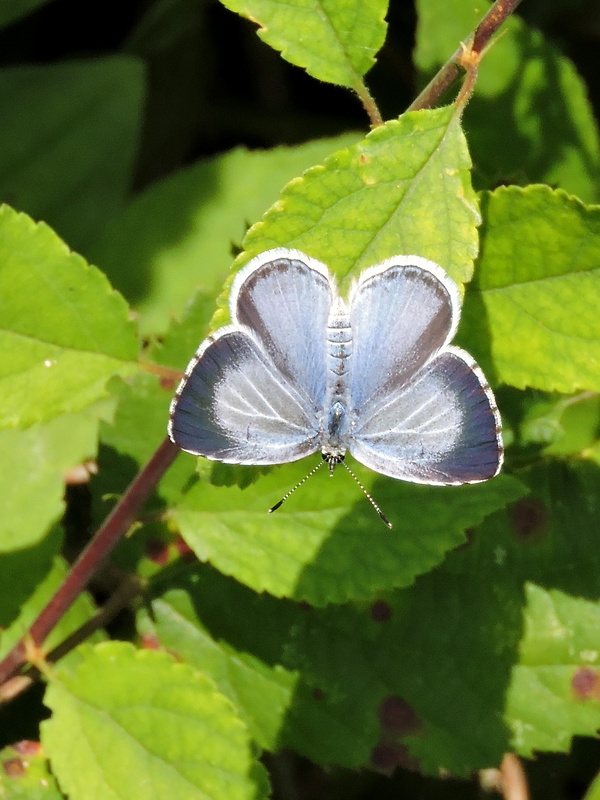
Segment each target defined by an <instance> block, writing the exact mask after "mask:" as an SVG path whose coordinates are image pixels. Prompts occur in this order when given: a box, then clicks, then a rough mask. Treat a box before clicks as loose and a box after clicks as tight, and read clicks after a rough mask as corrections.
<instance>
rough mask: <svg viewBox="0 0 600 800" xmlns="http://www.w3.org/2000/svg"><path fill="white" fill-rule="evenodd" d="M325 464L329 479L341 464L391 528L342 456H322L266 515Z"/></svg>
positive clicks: (382, 519)
mask: <svg viewBox="0 0 600 800" xmlns="http://www.w3.org/2000/svg"><path fill="white" fill-rule="evenodd" d="M325 463H326V464H328V466H329V476H330V477H331V476H333V471H334V469H335V467H337V465H338V464H341V465H342V466H343V467H344V468H345V469H346V472H348V473H349V474H350V475H351V477H352V478H354V480H355V482H356V484H357V485H358V486H359V487H360V489H361V491H362V493H363V494H364V496H365V497H366V498H367V500H368V501H369V503H371V505H372V506H373V508H374V509H375V511H376V512H377V514H378V515H379V518H380V519H381V521H382V522H383V523H384V524H385V525H387V527H388V528H391V527H392V523H391V522H390V521H389V519H388V518H387V517H386V516H385V514H384V513H383V511H382V510H381V509H380V508H379V506H378V505H377V503H376V502H375V500H373V498H372V496H371V495H370V494H369V492H368V491H367V490H366V488H365V487H364V486H363V484H362V483H361V482H360V481H359V479H358V478H357V476H356V475H355V474H354V472H353V471H352V470H351V469H350V467H349V466H348V464H346V462H345V461H344V457H343V456H327V455H323V461H320V462H319V463H318V464H317V465H316V467H313V468H312V469H311V471H310V472H309V473H308V474H307V475H305V476H304V477H303V478H302V480H301V481H298V483H297V484H296V485H295V486H292V488H291V489H290V490H289V492H286V493H285V494H284V495H283V497H282V498H281V500H280V501H279V502H278V503H275V505H274V506H273V507H272V508H270V509H269V510H268V512H267V513H268V514H272V513H273V511H277V509H278V508H281V506H282V505H283V504H284V503H285V501H286V500H287V499H288V497H290V495H292V494H294V492H295V491H296V489H298V488H299V487H300V486H302V484H303V483H306V481H307V480H308V479H309V478H311V477H312V476H313V475H314V474H315V472H316V471H317V470H318V469H321V467H322V466H323V464H325Z"/></svg>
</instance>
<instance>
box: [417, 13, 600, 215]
mask: <svg viewBox="0 0 600 800" xmlns="http://www.w3.org/2000/svg"><path fill="white" fill-rule="evenodd" d="M417 6H418V20H419V22H418V27H417V47H416V50H415V60H416V63H417V65H418V66H419V67H420V68H421V69H422V70H423V71H424V72H425V73H427V74H431V73H433V72H434V71H435V70H436V69H437V68H438V67H439V66H440V65H441V64H443V63H444V62H445V61H446V60H447V59H448V58H449V56H450V54H451V53H453V52H454V51H455V50H456V48H457V47H458V44H459V42H460V41H463V40H464V39H465V38H466V37H467V36H468V35H469V34H470V33H471V32H472V31H473V30H474V29H475V27H476V25H477V23H478V21H479V19H480V18H481V16H482V14H483V12H484V11H485V8H483V7H482V6H481V4H479V3H476V2H473V0H450V2H447V0H426V2H423V1H422V0H421V1H420V2H418V3H417ZM464 124H465V128H466V129H467V130H468V131H469V147H470V150H471V154H472V157H473V162H474V163H475V164H476V165H477V169H476V170H475V172H474V175H473V180H474V183H475V185H476V186H477V187H478V188H479V187H481V188H483V187H486V188H492V187H493V186H495V185H498V183H499V182H507V181H508V182H511V183H519V184H526V183H531V182H544V183H548V184H550V185H553V186H560V187H562V188H564V189H566V190H568V191H570V192H573V193H574V194H577V195H579V196H580V197H582V198H584V199H588V200H591V201H592V200H595V199H597V197H598V192H599V191H600V182H599V181H598V175H599V174H600V139H599V136H598V128H597V123H596V121H595V118H594V113H593V109H592V108H591V106H590V103H589V100H588V97H587V88H586V85H585V83H584V81H583V80H582V78H581V77H580V76H579V75H578V74H577V72H576V70H575V67H574V66H573V64H572V62H571V61H570V60H569V59H568V58H566V56H564V55H562V54H561V53H560V52H559V51H558V50H557V49H556V47H554V46H553V45H552V44H550V43H549V42H548V41H547V40H545V39H544V37H543V36H542V34H541V33H539V31H536V30H532V29H530V28H529V27H528V26H527V25H526V24H525V23H524V22H523V21H522V20H521V19H519V18H518V17H516V16H512V17H510V18H509V19H508V20H506V22H505V23H504V24H503V26H502V32H501V35H500V36H499V37H498V38H497V40H496V41H495V43H494V44H493V46H492V47H491V48H490V50H489V51H488V52H486V54H485V57H484V58H483V60H482V62H481V66H480V68H479V75H478V79H477V85H476V88H475V95H474V97H473V99H472V100H471V101H470V102H469V105H468V106H467V108H466V110H465V115H464Z"/></svg>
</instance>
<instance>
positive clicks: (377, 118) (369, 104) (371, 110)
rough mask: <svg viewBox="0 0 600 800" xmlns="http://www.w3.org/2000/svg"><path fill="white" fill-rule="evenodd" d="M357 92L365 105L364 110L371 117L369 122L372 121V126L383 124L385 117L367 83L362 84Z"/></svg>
mask: <svg viewBox="0 0 600 800" xmlns="http://www.w3.org/2000/svg"><path fill="white" fill-rule="evenodd" d="M356 94H357V95H358V99H359V100H360V102H361V103H362V105H363V108H364V110H365V111H366V112H367V115H368V117H369V122H370V123H371V127H372V128H377V127H378V126H379V125H383V117H382V116H381V111H380V110H379V108H378V107H377V103H376V102H375V100H374V99H373V96H372V95H371V92H370V91H369V90H368V89H367V86H366V84H365V83H363V84H361V86H359V87H358V88H357V89H356Z"/></svg>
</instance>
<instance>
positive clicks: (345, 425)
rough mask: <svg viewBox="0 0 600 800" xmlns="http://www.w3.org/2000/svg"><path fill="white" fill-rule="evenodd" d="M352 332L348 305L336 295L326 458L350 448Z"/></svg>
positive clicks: (325, 425) (329, 346)
mask: <svg viewBox="0 0 600 800" xmlns="http://www.w3.org/2000/svg"><path fill="white" fill-rule="evenodd" d="M351 356H352V331H351V328H350V317H349V314H348V307H347V306H346V304H345V302H344V301H343V300H342V299H341V298H340V297H338V298H336V300H335V301H334V303H333V304H332V307H331V312H330V314H329V320H328V322H327V390H326V396H325V404H324V408H325V409H326V411H325V413H324V418H323V420H322V429H321V452H322V453H323V456H324V458H325V459H326V460H328V461H329V460H330V459H333V460H334V461H335V460H339V459H341V458H342V457H343V456H344V453H345V452H346V450H347V449H348V442H349V437H350V423H349V416H348V409H349V407H350V386H349V377H350V362H351Z"/></svg>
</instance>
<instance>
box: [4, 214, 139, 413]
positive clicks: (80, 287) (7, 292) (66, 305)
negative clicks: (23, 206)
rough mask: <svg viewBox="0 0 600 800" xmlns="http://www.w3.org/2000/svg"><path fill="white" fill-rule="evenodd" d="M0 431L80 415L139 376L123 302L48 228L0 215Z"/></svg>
mask: <svg viewBox="0 0 600 800" xmlns="http://www.w3.org/2000/svg"><path fill="white" fill-rule="evenodd" d="M0 242H1V244H0V319H1V320H2V329H1V330H0V346H1V348H2V353H3V358H2V364H1V366H0V427H8V426H17V425H19V426H26V425H30V424H32V423H34V422H41V421H44V420H48V419H50V418H52V417H54V416H56V415H58V414H61V413H65V412H74V411H79V410H81V409H83V408H85V407H88V406H90V405H91V404H92V403H94V402H96V401H97V400H98V398H100V397H102V396H103V395H104V386H105V384H106V381H107V379H108V378H109V377H110V376H111V375H112V374H114V373H121V374H128V373H131V372H133V371H135V370H136V369H137V366H136V364H135V363H134V362H135V359H136V357H137V339H136V336H135V328H134V325H133V324H132V323H131V322H130V321H129V319H128V309H127V306H126V304H125V303H124V301H123V298H122V297H121V296H120V295H118V294H117V293H116V292H115V291H114V290H112V289H111V287H110V285H109V283H108V281H107V280H106V278H105V277H104V275H102V274H101V273H100V272H99V271H98V270H97V269H95V268H94V267H91V266H89V265H88V264H86V262H85V261H84V260H83V259H82V258H81V257H80V256H78V255H76V254H74V253H71V252H69V250H68V249H67V247H66V246H65V245H64V243H63V242H61V240H60V239H59V238H58V237H57V236H56V234H55V233H54V232H53V231H51V230H50V229H49V228H48V227H47V226H46V225H44V224H39V225H36V224H34V223H33V222H32V220H31V219H29V218H28V217H27V216H25V214H17V213H16V212H14V211H13V210H12V209H10V208H8V207H7V206H4V207H2V208H0Z"/></svg>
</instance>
